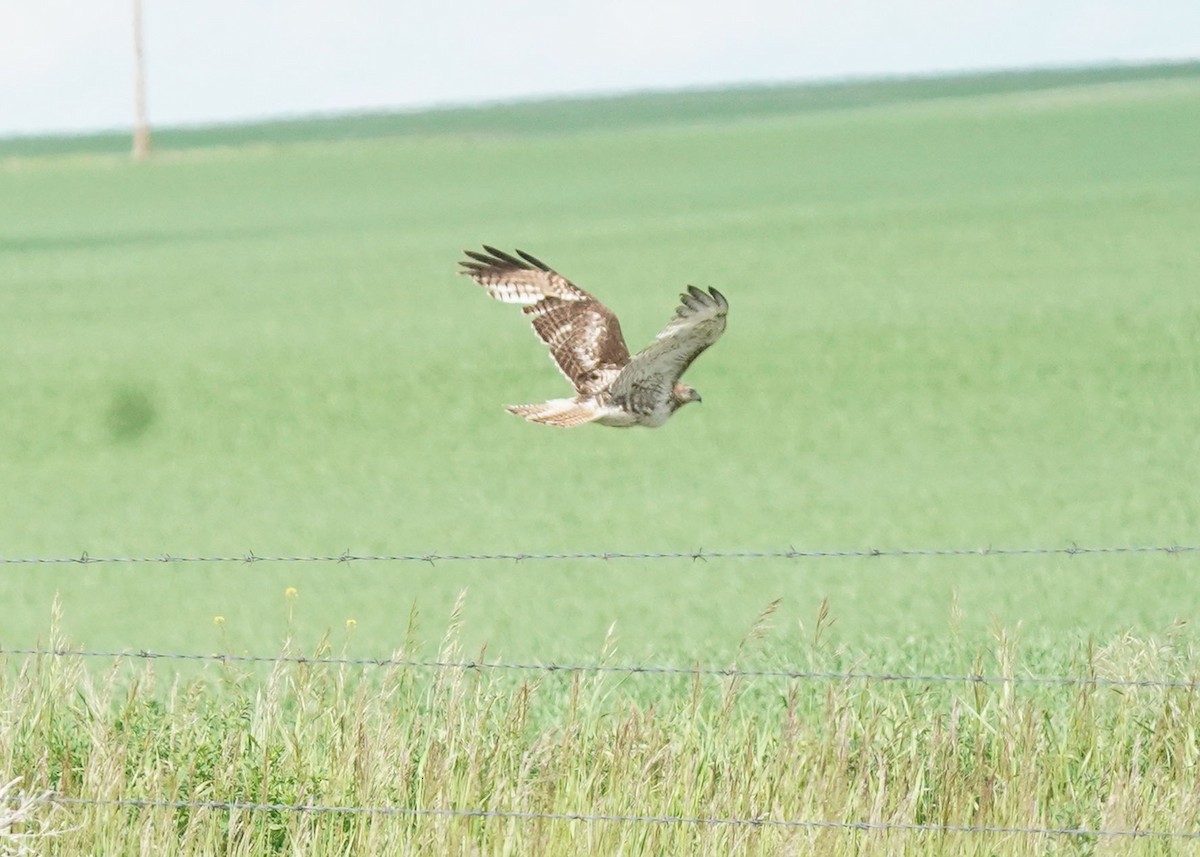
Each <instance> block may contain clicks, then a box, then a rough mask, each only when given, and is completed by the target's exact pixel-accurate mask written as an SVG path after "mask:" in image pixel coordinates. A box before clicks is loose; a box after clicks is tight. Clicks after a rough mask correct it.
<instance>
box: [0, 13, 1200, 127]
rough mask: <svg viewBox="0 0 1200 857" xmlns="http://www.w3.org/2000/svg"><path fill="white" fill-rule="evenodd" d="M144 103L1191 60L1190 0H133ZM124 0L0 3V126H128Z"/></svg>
mask: <svg viewBox="0 0 1200 857" xmlns="http://www.w3.org/2000/svg"><path fill="white" fill-rule="evenodd" d="M144 4H145V39H146V52H147V66H148V81H149V99H148V100H149V109H150V119H151V122H152V123H153V124H155V125H160V126H161V125H173V124H180V123H188V124H193V123H209V122H222V121H230V120H242V119H251V118H259V117H270V116H294V115H298V114H307V113H324V112H338V111H351V110H364V109H369V110H377V109H386V108H412V107H422V106H429V105H443V104H463V103H472V102H480V101H495V100H507V99H514V98H532V97H540V96H549V95H573V94H583V93H611V92H619V91H625V90H636V89H664V88H677V87H688V86H708V85H718V84H732V83H754V82H777V81H802V80H827V79H841V78H847V77H864V76H878V75H912V74H928V73H936V72H947V71H969V70H979V69H1003V68H1029V67H1037V66H1064V65H1065V66H1076V65H1095V64H1103V63H1110V62H1147V61H1155V60H1184V59H1198V58H1200V0H793V2H786V0H737V2H715V0H604V2H601V0H596V2H592V3H586V4H585V3H578V2H572V0H508V2H497V0H490V2H489V0H444V2H420V3H419V2H414V0H399V2H398V0H390V2H389V0H144ZM130 9H131V0H0V135H5V136H7V135H11V134H18V133H36V132H45V131H85V130H96V129H106V128H123V127H127V126H128V125H129V123H130V121H131V118H132V113H133V96H132V48H131V43H132V37H131V23H130V21H131V14H130Z"/></svg>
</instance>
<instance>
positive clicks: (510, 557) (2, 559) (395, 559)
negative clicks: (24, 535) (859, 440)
mask: <svg viewBox="0 0 1200 857" xmlns="http://www.w3.org/2000/svg"><path fill="white" fill-rule="evenodd" d="M1154 553H1159V554H1183V553H1200V545H1194V544H1171V545H1161V544H1160V545H1090V546H1089V545H1079V544H1070V545H1064V546H1058V547H991V546H982V547H974V548H855V549H850V550H808V549H797V548H795V547H789V548H786V549H777V550H705V549H704V548H698V549H696V550H691V551H661V552H655V551H646V552H636V551H603V552H576V553H536V552H532V553H436V552H435V553H424V554H415V553H414V554H357V553H352V552H350V551H348V550H347V551H343V552H342V553H340V554H324V555H311V556H305V555H291V556H289V555H274V556H259V555H258V554H256V553H254V552H253V551H248V552H247V553H245V554H241V555H234V554H226V555H179V554H171V553H164V554H158V555H155V556H148V555H147V556H91V555H90V554H88V553H87V552H86V551H85V552H84V553H82V554H80V555H79V556H43V557H6V556H0V565H72V564H74V565H92V564H113V563H123V564H155V563H167V564H172V563H179V564H186V563H246V564H253V563H259V562H267V563H287V562H292V563H347V564H348V563H356V562H377V563H426V564H428V565H437V564H438V563H439V562H446V563H451V562H487V561H497V562H500V561H502V562H517V563H520V562H541V561H547V560H556V561H580V560H599V561H612V560H692V561H693V562H700V561H706V560H720V559H750V560H762V559H793V560H798V559H850V558H880V557H892V558H904V557H969V556H970V557H986V556H1055V555H1057V556H1071V557H1074V556H1081V555H1096V554H1099V555H1105V554H1110V555H1111V554H1154Z"/></svg>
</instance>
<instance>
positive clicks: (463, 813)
mask: <svg viewBox="0 0 1200 857" xmlns="http://www.w3.org/2000/svg"><path fill="white" fill-rule="evenodd" d="M34 800H35V801H36V802H39V803H51V804H57V805H63V806H95V807H124V808H131V809H210V810H217V811H224V812H290V813H309V814H337V815H374V816H409V817H420V816H440V817H450V818H498V819H515V820H523V821H534V820H541V821H562V822H582V823H611V824H664V825H693V826H713V827H715V826H735V827H755V828H763V827H776V828H791V829H805V828H807V829H833V830H850V831H894V832H901V833H995V834H1007V835H1013V834H1018V835H1026V836H1053V837H1075V838H1081V837H1095V838H1141V839H1148V838H1154V839H1200V831H1190V830H1142V829H1131V830H1125V829H1105V828H1087V827H1037V826H1028V827H1022V826H1005V825H989V824H934V823H922V822H903V821H896V822H892V821H826V820H816V819H784V818H772V817H770V816H760V817H756V818H737V817H712V816H683V815H621V814H610V813H585V812H537V811H534V810H510V809H483V808H468V809H454V808H436V807H435V808H420V807H400V806H335V805H321V804H308V803H303V804H287V803H255V802H250V801H223V800H195V801H192V800H165V799H162V800H160V799H147V798H93V797H69V796H66V795H60V794H55V793H53V792H51V793H48V794H43V795H39V796H37V797H35V798H34Z"/></svg>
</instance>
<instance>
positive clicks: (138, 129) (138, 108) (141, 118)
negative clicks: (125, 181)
mask: <svg viewBox="0 0 1200 857" xmlns="http://www.w3.org/2000/svg"><path fill="white" fill-rule="evenodd" d="M133 101H134V118H133V158H134V160H137V161H144V160H145V159H146V158H148V157H150V120H149V119H147V118H146V54H145V52H144V51H143V50H142V0H133Z"/></svg>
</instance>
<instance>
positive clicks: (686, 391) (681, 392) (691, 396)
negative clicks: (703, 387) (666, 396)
mask: <svg viewBox="0 0 1200 857" xmlns="http://www.w3.org/2000/svg"><path fill="white" fill-rule="evenodd" d="M673 392H674V393H675V407H676V408H681V407H683V406H684V405H686V404H687V403H688V402H700V401H703V400H702V399H701V398H700V394H699V393H698V392H697V391H696V388H695V387H689V386H688V385H687V384H676V385H675V389H674V391H673Z"/></svg>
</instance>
